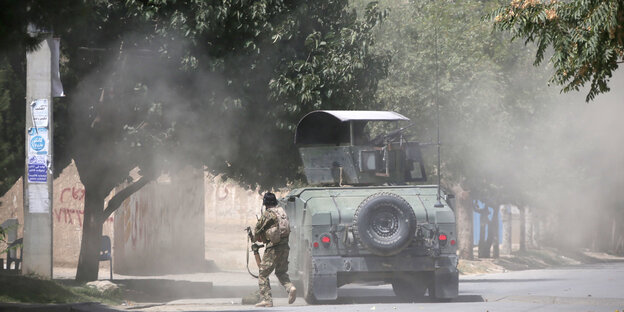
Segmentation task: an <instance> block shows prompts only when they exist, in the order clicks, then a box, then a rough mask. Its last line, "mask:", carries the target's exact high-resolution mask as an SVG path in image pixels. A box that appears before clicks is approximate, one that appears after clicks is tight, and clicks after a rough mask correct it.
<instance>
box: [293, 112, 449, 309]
mask: <svg viewBox="0 0 624 312" xmlns="http://www.w3.org/2000/svg"><path fill="white" fill-rule="evenodd" d="M406 121H408V118H406V117H404V116H402V115H400V114H397V113H394V112H387V111H327V110H326V111H314V112H311V113H309V114H307V115H306V116H305V117H303V118H302V119H301V120H300V122H299V124H298V126H297V129H296V137H295V143H296V144H297V145H298V146H299V152H300V155H301V158H302V160H303V165H304V170H305V175H306V177H307V180H308V183H309V184H310V185H316V186H315V187H305V188H300V189H296V190H293V191H291V192H290V193H289V194H288V195H287V196H286V197H284V198H282V199H281V205H283V206H284V207H285V209H286V212H287V213H288V217H289V219H290V224H291V234H290V241H289V243H290V248H291V251H290V256H289V262H290V265H289V275H290V277H291V278H292V279H293V280H294V281H295V282H296V283H298V284H299V286H300V287H301V288H299V289H301V290H302V292H303V296H304V298H305V300H306V301H307V302H308V303H318V302H322V301H327V300H334V299H337V297H338V290H337V288H338V287H340V286H343V285H346V284H349V283H356V282H385V283H389V284H392V289H393V290H394V292H395V294H396V295H397V296H399V297H400V298H402V299H404V300H409V301H414V300H419V299H421V298H424V296H425V294H427V290H428V295H429V297H431V298H434V299H436V300H450V299H452V298H455V297H457V294H458V271H457V256H456V250H457V248H456V246H455V245H456V241H455V239H456V235H457V234H456V233H457V231H456V227H455V214H454V212H453V210H452V209H451V207H450V206H449V204H448V202H447V200H448V199H450V197H451V196H446V195H444V194H441V193H439V190H438V188H437V187H436V186H424V185H418V186H416V185H407V183H408V182H416V181H425V180H426V175H425V170H424V165H423V162H422V157H421V152H420V144H419V143H418V142H407V141H406V140H405V138H404V137H403V135H402V132H403V131H402V130H404V128H399V125H400V123H401V122H406ZM376 122H382V123H385V124H388V123H390V124H396V125H397V126H396V130H394V131H390V132H388V133H386V134H382V135H379V136H378V137H376V138H373V139H370V138H368V137H367V133H366V130H367V129H368V128H367V127H369V126H370V125H371V124H374V123H376ZM440 194H441V195H442V196H440Z"/></svg>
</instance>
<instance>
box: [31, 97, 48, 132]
mask: <svg viewBox="0 0 624 312" xmlns="http://www.w3.org/2000/svg"><path fill="white" fill-rule="evenodd" d="M30 105H31V106H32V119H33V127H34V128H47V127H48V124H49V122H48V120H49V118H48V116H49V114H48V113H49V112H48V111H49V105H48V99H39V100H34V101H33V102H32V103H31V104H30Z"/></svg>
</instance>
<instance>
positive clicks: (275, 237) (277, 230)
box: [266, 206, 290, 244]
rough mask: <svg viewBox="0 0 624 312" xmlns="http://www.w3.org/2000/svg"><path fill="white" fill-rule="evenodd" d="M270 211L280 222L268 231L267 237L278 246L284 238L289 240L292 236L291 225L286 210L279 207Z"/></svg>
mask: <svg viewBox="0 0 624 312" xmlns="http://www.w3.org/2000/svg"><path fill="white" fill-rule="evenodd" d="M269 211H271V212H272V213H273V214H274V215H275V216H276V217H277V220H278V222H277V223H276V224H274V225H273V226H271V227H270V228H269V229H268V230H267V231H266V236H267V238H268V239H269V241H270V242H271V243H273V244H277V243H279V242H280V240H281V239H282V238H287V237H288V235H290V223H289V222H288V216H287V215H286V211H284V208H282V207H279V206H277V207H273V208H269Z"/></svg>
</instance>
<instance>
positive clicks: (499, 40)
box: [377, 1, 624, 252]
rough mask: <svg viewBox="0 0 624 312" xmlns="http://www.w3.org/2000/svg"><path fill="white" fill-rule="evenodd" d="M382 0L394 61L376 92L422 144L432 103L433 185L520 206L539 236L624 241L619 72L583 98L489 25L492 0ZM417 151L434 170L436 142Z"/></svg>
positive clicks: (623, 83) (560, 241)
mask: <svg viewBox="0 0 624 312" xmlns="http://www.w3.org/2000/svg"><path fill="white" fill-rule="evenodd" d="M387 5H388V6H389V7H390V8H391V9H392V11H391V14H390V15H389V17H388V19H387V20H386V21H385V22H384V23H383V24H382V25H381V26H380V28H379V30H378V33H377V46H378V48H379V49H386V50H390V51H392V53H393V60H392V65H391V69H390V74H389V77H388V79H387V80H385V81H382V83H381V84H380V88H379V93H378V98H379V100H380V102H382V103H383V104H384V105H385V107H386V108H387V109H389V110H395V111H398V112H400V113H403V114H404V115H406V116H408V117H409V118H410V119H411V120H412V122H415V123H416V124H417V125H416V126H415V127H414V128H412V129H411V130H412V133H413V135H414V136H413V139H414V140H417V141H420V142H436V141H437V138H436V136H437V129H436V124H437V120H438V119H437V117H436V114H437V108H438V105H439V108H440V118H439V121H440V136H441V142H442V180H443V184H446V185H447V186H448V187H449V188H450V187H452V186H453V185H455V184H461V185H462V186H463V187H464V189H466V190H469V191H470V193H471V195H472V197H473V199H477V200H480V201H482V202H486V203H487V204H488V205H490V206H492V207H498V206H499V205H501V204H512V205H517V206H520V207H529V209H531V212H532V215H533V218H534V220H533V221H534V223H535V224H534V225H535V228H536V229H538V230H540V231H541V232H540V233H539V237H540V239H541V240H542V241H541V243H547V244H557V245H566V246H571V247H593V248H597V249H610V250H617V245H618V240H619V241H620V244H621V245H620V247H619V248H620V249H619V250H620V252H622V251H624V213H623V212H622V211H621V210H622V209H621V207H622V205H624V200H623V199H622V198H621V195H619V190H620V189H622V186H624V185H623V183H624V182H623V180H624V172H623V171H622V166H623V162H624V157H623V156H624V140H623V139H624V138H623V134H622V133H623V130H624V129H622V128H623V127H624V126H623V125H622V123H621V122H620V121H619V119H620V117H619V116H621V114H622V113H623V111H624V106H623V105H622V104H623V103H622V99H624V94H623V92H624V91H623V90H624V89H623V88H622V87H624V73H622V72H621V71H620V72H618V73H616V76H615V77H613V79H612V80H611V83H610V86H611V92H610V93H608V94H603V95H600V96H599V97H598V98H596V99H595V100H594V101H593V102H591V103H585V96H586V94H587V92H588V90H586V89H585V90H580V91H578V92H570V93H567V94H562V93H561V92H560V86H549V82H548V79H549V78H550V76H551V74H552V68H550V67H549V66H550V65H549V64H548V61H547V60H548V57H546V58H545V59H546V61H545V62H543V64H541V65H540V66H538V67H535V66H533V62H534V57H535V48H534V47H533V46H532V45H524V42H522V40H516V41H514V42H512V43H510V42H509V39H510V38H509V37H508V36H506V34H503V33H500V32H493V31H492V25H491V24H490V23H489V22H488V21H484V20H483V19H482V16H483V15H484V14H486V13H489V12H491V10H493V9H494V8H495V7H496V5H497V4H496V3H490V2H477V1H474V2H465V3H461V4H459V3H453V4H451V3H450V2H445V1H442V2H435V3H430V2H426V3H388V4H387ZM458 20H461V23H457V21H458ZM436 71H437V72H438V74H436ZM436 77H437V79H436ZM424 153H425V156H426V157H427V159H426V160H428V162H429V164H430V166H429V169H430V170H429V177H434V178H435V176H434V174H435V168H434V166H433V165H432V164H435V163H436V161H435V157H436V156H437V155H436V153H435V150H434V149H428V150H427V149H426V150H425V151H424ZM430 182H437V180H434V179H430Z"/></svg>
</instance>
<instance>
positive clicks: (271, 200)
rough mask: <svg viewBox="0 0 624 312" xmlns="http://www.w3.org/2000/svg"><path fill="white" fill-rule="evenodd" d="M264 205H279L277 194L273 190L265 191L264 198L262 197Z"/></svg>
mask: <svg viewBox="0 0 624 312" xmlns="http://www.w3.org/2000/svg"><path fill="white" fill-rule="evenodd" d="M262 205H264V206H267V207H273V206H277V198H276V197H275V194H273V193H271V192H266V193H264V198H263V199H262Z"/></svg>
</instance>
